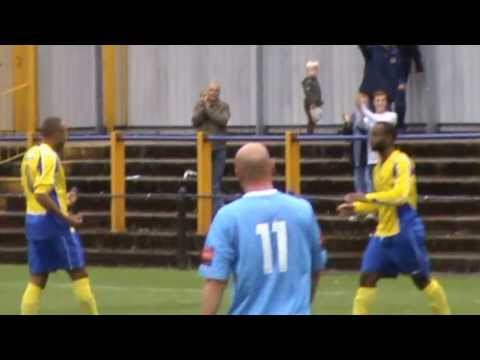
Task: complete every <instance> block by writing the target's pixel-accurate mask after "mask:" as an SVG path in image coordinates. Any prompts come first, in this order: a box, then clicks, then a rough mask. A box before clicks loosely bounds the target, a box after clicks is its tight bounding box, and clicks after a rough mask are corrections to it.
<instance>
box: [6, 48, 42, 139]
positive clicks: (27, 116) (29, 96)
mask: <svg viewBox="0 0 480 360" xmlns="http://www.w3.org/2000/svg"><path fill="white" fill-rule="evenodd" d="M37 51H38V50H37V46H36V45H14V46H13V47H12V63H13V66H12V68H13V71H12V72H13V79H12V83H13V84H12V85H13V86H12V91H11V93H12V95H13V96H12V101H13V117H14V124H15V131H16V132H26V133H35V132H36V130H37V126H38V55H37Z"/></svg>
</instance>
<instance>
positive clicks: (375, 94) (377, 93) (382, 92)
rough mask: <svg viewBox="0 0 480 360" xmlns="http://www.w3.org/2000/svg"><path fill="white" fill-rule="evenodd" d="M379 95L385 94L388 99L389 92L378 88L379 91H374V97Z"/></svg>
mask: <svg viewBox="0 0 480 360" xmlns="http://www.w3.org/2000/svg"><path fill="white" fill-rule="evenodd" d="M379 96H385V97H386V98H387V100H388V94H387V92H386V91H384V90H378V91H375V92H374V93H373V99H375V98H377V97H379Z"/></svg>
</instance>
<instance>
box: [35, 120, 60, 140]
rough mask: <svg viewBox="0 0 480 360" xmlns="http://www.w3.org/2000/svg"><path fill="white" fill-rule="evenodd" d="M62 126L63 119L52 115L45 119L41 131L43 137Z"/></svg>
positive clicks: (48, 135)
mask: <svg viewBox="0 0 480 360" xmlns="http://www.w3.org/2000/svg"><path fill="white" fill-rule="evenodd" d="M61 127H62V119H60V118H59V117H55V116H51V117H48V118H46V119H45V120H43V123H42V128H41V129H40V132H41V134H42V136H43V137H50V136H52V135H53V134H55V133H56V132H57V131H58V130H60V128H61Z"/></svg>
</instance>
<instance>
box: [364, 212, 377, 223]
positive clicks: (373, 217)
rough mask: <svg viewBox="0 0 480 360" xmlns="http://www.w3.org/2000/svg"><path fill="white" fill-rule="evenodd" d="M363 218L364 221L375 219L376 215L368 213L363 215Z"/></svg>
mask: <svg viewBox="0 0 480 360" xmlns="http://www.w3.org/2000/svg"><path fill="white" fill-rule="evenodd" d="M365 220H366V221H377V216H376V215H374V214H368V215H367V216H366V217H365Z"/></svg>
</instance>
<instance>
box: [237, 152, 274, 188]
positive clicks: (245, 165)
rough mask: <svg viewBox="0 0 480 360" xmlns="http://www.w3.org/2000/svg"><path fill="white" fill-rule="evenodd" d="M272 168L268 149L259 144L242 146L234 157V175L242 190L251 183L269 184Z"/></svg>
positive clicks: (272, 163)
mask: <svg viewBox="0 0 480 360" xmlns="http://www.w3.org/2000/svg"><path fill="white" fill-rule="evenodd" d="M274 168H275V163H274V161H273V160H272V159H271V157H270V153H269V152H268V149H267V148H266V146H265V145H262V144H259V143H251V144H247V145H245V146H243V147H242V148H241V149H240V150H239V151H238V152H237V156H236V157H235V173H236V175H237V177H238V179H239V180H240V183H241V184H242V186H243V187H244V188H245V187H246V188H248V187H249V185H250V184H252V183H253V184H255V183H271V182H272V180H273V175H274Z"/></svg>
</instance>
